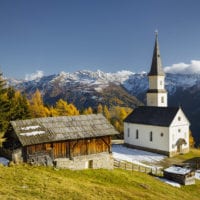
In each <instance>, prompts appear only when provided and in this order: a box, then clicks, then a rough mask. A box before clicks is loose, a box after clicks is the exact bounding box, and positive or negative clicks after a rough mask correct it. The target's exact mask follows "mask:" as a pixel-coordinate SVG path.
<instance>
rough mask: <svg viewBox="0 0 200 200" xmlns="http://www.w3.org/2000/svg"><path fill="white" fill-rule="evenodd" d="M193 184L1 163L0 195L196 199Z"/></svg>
mask: <svg viewBox="0 0 200 200" xmlns="http://www.w3.org/2000/svg"><path fill="white" fill-rule="evenodd" d="M199 191H200V181H197V184H196V185H193V186H187V187H182V188H174V187H171V186H169V185H166V184H164V183H162V182H160V181H159V180H157V179H155V177H152V176H149V175H146V174H144V173H139V172H129V171H123V170H83V171H70V170H55V169H53V168H47V167H33V166H29V165H17V166H12V167H3V166H0V199H15V200H16V199H20V200H23V199H48V200H50V199H59V200H60V199H67V200H68V199H74V200H75V199H84V200H87V199H91V200H93V199H95V200H96V199H102V200H105V199H114V200H116V199H156V200H159V199H165V200H167V199H170V200H171V199H182V200H184V199H187V200H188V199H194V200H196V199H199Z"/></svg>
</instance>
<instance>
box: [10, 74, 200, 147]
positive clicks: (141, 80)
mask: <svg viewBox="0 0 200 200" xmlns="http://www.w3.org/2000/svg"><path fill="white" fill-rule="evenodd" d="M7 80H8V82H9V84H10V85H12V86H14V87H15V88H16V89H19V90H21V91H23V92H25V93H26V94H27V95H28V96H29V95H31V94H32V93H33V92H35V91H36V89H39V90H40V91H41V93H42V95H43V98H44V102H45V103H48V104H54V103H55V102H56V101H57V100H58V99H60V98H62V99H64V100H66V101H68V102H73V103H74V104H75V105H76V106H77V107H78V108H79V109H82V108H84V107H88V106H92V107H95V106H97V105H98V104H99V103H102V104H107V105H108V106H110V105H120V106H129V107H132V108H134V107H135V106H138V105H141V104H142V103H141V102H143V103H144V102H145V92H146V91H147V89H148V77H147V73H145V72H142V73H134V72H130V71H119V72H116V73H105V72H102V71H100V70H97V71H95V72H93V71H88V70H83V71H77V72H74V73H67V72H61V73H59V74H57V75H50V76H43V77H39V78H36V79H34V80H31V81H28V80H15V79H7ZM165 84H166V89H167V91H168V100H169V101H168V102H169V105H170V106H174V105H176V106H178V105H181V106H182V107H183V109H184V111H185V112H186V115H187V116H188V118H189V120H190V121H191V129H192V132H193V134H194V136H195V137H196V140H198V143H200V136H198V132H199V130H200V124H199V122H198V120H199V118H200V74H166V80H165ZM138 99H139V100H138Z"/></svg>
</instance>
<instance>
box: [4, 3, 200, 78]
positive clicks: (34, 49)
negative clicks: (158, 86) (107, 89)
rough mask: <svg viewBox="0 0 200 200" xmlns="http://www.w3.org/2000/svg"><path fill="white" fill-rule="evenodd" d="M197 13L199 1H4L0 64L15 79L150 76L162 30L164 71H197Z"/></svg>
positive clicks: (199, 53) (199, 60)
mask: <svg viewBox="0 0 200 200" xmlns="http://www.w3.org/2000/svg"><path fill="white" fill-rule="evenodd" d="M199 8H200V1H199V0H0V67H1V70H2V71H3V73H4V75H5V76H7V77H15V78H24V77H25V75H27V74H32V73H35V72H36V71H38V70H40V71H42V72H41V73H42V74H43V73H44V74H45V75H49V74H57V73H59V72H61V71H65V72H74V71H78V70H82V69H88V70H93V71H95V70H97V69H100V70H102V71H105V72H116V71H120V70H130V71H133V72H141V71H148V70H149V68H150V65H151V58H152V54H153V46H154V39H155V35H154V30H155V29H158V31H159V43H160V50H161V57H162V61H163V66H172V68H170V69H174V71H176V72H182V71H184V73H187V72H194V73H200V25H199V23H200V12H199ZM168 70H169V69H168ZM169 71H170V70H169ZM172 71H173V70H172Z"/></svg>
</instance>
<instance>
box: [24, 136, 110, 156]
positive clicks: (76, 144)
mask: <svg viewBox="0 0 200 200" xmlns="http://www.w3.org/2000/svg"><path fill="white" fill-rule="evenodd" d="M110 146H111V139H110V136H105V137H101V138H92V139H82V140H73V141H62V142H54V143H45V144H37V145H31V146H28V147H27V150H26V152H27V154H28V155H33V154H37V153H47V154H49V155H52V157H53V159H55V158H70V157H75V156H81V155H89V154H96V153H101V152H109V151H110Z"/></svg>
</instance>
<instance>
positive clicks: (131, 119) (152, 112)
mask: <svg viewBox="0 0 200 200" xmlns="http://www.w3.org/2000/svg"><path fill="white" fill-rule="evenodd" d="M178 110H179V108H178V107H154V106H141V107H138V108H136V109H134V111H133V112H132V113H131V114H130V115H128V117H127V118H126V119H125V120H124V122H128V123H135V124H145V125H153V126H165V127H168V126H170V124H171V122H172V121H173V119H174V117H175V116H176V114H177V112H178Z"/></svg>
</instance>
